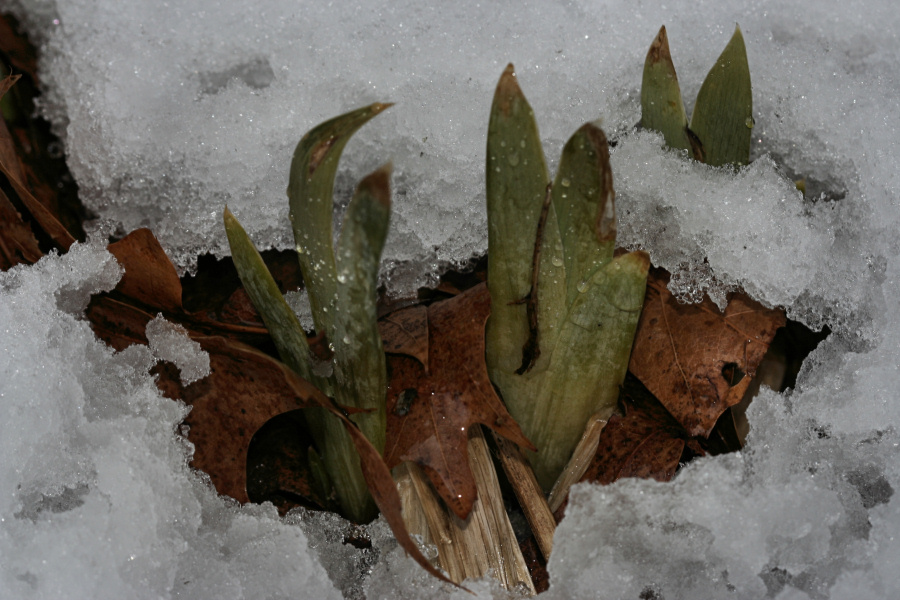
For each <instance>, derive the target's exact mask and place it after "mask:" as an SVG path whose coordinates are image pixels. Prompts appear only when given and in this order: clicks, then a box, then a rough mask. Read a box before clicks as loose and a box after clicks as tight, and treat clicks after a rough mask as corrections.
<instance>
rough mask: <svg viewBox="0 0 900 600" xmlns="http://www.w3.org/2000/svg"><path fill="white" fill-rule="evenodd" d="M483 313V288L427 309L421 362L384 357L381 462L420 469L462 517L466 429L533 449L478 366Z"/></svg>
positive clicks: (471, 496)
mask: <svg viewBox="0 0 900 600" xmlns="http://www.w3.org/2000/svg"><path fill="white" fill-rule="evenodd" d="M489 314H490V295H489V293H488V291H487V286H485V285H484V284H481V285H477V286H475V287H474V288H472V289H470V290H468V291H466V292H464V293H462V294H459V295H458V296H455V297H453V298H450V299H448V300H444V301H442V302H437V303H435V304H432V305H431V306H429V307H428V364H429V367H430V370H429V371H428V372H426V371H425V368H424V366H423V365H422V364H421V363H420V362H419V361H417V360H415V359H413V358H410V357H407V356H391V357H390V359H389V365H390V369H391V377H390V386H389V388H388V395H387V411H388V424H387V444H386V445H385V450H384V458H385V461H386V462H387V464H388V466H390V467H393V466H396V465H398V464H400V463H401V462H402V461H405V460H408V461H413V462H415V463H417V464H419V465H420V466H421V467H422V468H423V469H424V471H425V473H426V474H427V475H428V477H429V479H430V480H431V482H432V483H433V484H434V487H435V489H436V490H437V491H438V493H439V494H440V495H441V497H442V498H443V499H444V501H445V502H446V503H447V505H448V506H449V507H450V508H451V509H452V510H453V512H454V513H455V514H456V515H457V516H458V517H459V518H461V519H465V518H466V517H467V516H468V514H469V511H470V510H471V508H472V503H473V502H474V501H475V498H476V496H477V491H476V489H475V482H474V480H473V478H472V473H471V471H470V470H469V460H468V452H467V450H466V442H467V439H468V430H469V427H471V426H472V425H474V424H476V423H480V424H482V425H486V426H487V427H490V428H491V429H493V430H494V431H496V432H497V433H499V434H500V435H502V436H503V437H505V438H507V439H509V440H510V441H513V442H516V443H517V444H519V445H520V446H522V447H524V448H528V449H532V450H533V449H534V446H533V445H532V444H531V442H529V441H528V439H527V438H526V437H525V435H524V434H523V433H522V430H521V429H520V428H519V425H518V424H517V423H516V422H515V420H513V418H512V417H511V416H510V415H509V413H508V412H507V411H506V407H505V406H504V405H503V403H502V401H501V400H500V398H498V397H497V394H496V392H495V391H494V387H493V385H491V382H490V379H489V378H488V374H487V366H486V365H485V362H484V324H485V322H486V321H487V318H488V315H489Z"/></svg>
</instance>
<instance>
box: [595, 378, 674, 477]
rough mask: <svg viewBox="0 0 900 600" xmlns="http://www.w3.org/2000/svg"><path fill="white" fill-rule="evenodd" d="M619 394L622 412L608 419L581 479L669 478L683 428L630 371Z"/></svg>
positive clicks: (672, 474)
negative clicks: (622, 398)
mask: <svg viewBox="0 0 900 600" xmlns="http://www.w3.org/2000/svg"><path fill="white" fill-rule="evenodd" d="M623 396H624V402H623V404H624V405H625V416H624V417H622V416H620V415H613V416H612V417H611V418H610V419H609V423H607V425H606V427H604V429H603V431H602V433H601V434H600V443H599V445H598V446H597V454H596V455H595V456H594V460H593V461H592V462H591V465H590V466H589V467H588V470H587V471H586V472H585V474H584V476H583V477H582V478H581V481H591V482H595V483H600V484H603V485H606V484H609V483H612V482H614V481H616V480H617V479H621V478H623V477H642V478H652V479H656V480H657V481H669V480H670V479H672V477H673V476H674V475H675V470H676V469H677V468H678V462H679V460H680V459H681V455H682V453H683V452H684V447H685V441H686V437H687V435H686V433H685V431H684V429H683V428H682V427H681V425H679V423H678V421H676V420H675V419H674V418H672V415H670V414H669V413H668V412H667V411H666V409H665V408H663V406H662V405H661V404H660V403H659V401H657V400H656V398H654V397H653V396H652V394H650V393H649V392H648V391H647V390H646V388H644V386H643V385H641V383H640V382H639V381H637V379H635V378H634V377H633V376H631V375H629V376H628V377H626V379H625V385H624V386H623Z"/></svg>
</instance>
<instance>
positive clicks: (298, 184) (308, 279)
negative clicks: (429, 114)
mask: <svg viewBox="0 0 900 600" xmlns="http://www.w3.org/2000/svg"><path fill="white" fill-rule="evenodd" d="M389 106H391V105H390V104H379V103H376V104H372V105H370V106H366V107H363V108H360V109H357V110H354V111H352V112H349V113H346V114H344V115H341V116H339V117H335V118H334V119H330V120H328V121H325V122H324V123H322V124H321V125H318V126H317V127H315V128H313V129H312V130H310V131H309V132H308V133H307V134H306V135H304V136H303V139H301V140H300V143H299V144H297V148H296V149H295V150H294V158H293V161H292V162H291V174H290V181H289V183H288V189H287V193H288V198H289V199H290V217H291V224H292V226H293V229H294V242H295V244H296V248H297V253H298V255H299V259H300V269H301V271H302V272H303V280H304V282H305V283H306V287H307V289H308V290H309V303H310V306H311V308H312V315H313V322H314V323H315V326H316V332H317V333H325V335H327V336H328V337H329V339H330V338H331V337H332V336H333V328H334V318H333V315H334V313H335V308H334V303H335V300H336V294H337V280H336V276H337V273H336V269H335V263H334V245H333V242H332V227H331V214H332V207H333V199H332V195H333V191H334V176H335V173H336V172H337V166H338V161H339V160H340V157H341V152H343V150H344V146H346V145H347V142H348V141H349V139H350V137H351V136H352V135H353V134H354V133H355V132H356V131H357V130H358V129H359V128H360V127H362V126H363V125H364V124H365V123H366V122H367V121H368V120H369V119H371V118H372V117H374V116H375V115H377V114H378V113H380V112H382V111H383V110H385V109H386V108H388V107H389Z"/></svg>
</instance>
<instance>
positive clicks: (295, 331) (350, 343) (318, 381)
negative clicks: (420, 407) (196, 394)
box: [225, 104, 391, 522]
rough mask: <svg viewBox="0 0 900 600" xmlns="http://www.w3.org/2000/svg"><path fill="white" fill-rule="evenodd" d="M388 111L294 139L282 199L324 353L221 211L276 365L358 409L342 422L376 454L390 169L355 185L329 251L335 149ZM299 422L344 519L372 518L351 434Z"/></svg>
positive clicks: (320, 416)
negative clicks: (380, 297)
mask: <svg viewBox="0 0 900 600" xmlns="http://www.w3.org/2000/svg"><path fill="white" fill-rule="evenodd" d="M388 106H390V105H386V104H373V105H371V106H367V107H364V108H361V109H358V110H355V111H352V112H349V113H347V114H344V115H341V116H339V117H336V118H334V119H331V120H329V121H326V122H325V123H322V124H321V125H319V126H317V127H315V128H314V129H312V130H311V131H310V132H309V133H307V134H306V135H305V136H303V139H301V140H300V143H299V144H298V145H297V148H296V150H295V151H294V158H293V162H292V164H291V174H290V183H289V185H288V197H289V200H290V216H291V223H292V225H293V230H294V241H295V244H296V248H297V253H298V256H299V261H300V269H301V271H302V273H303V279H304V282H305V283H306V286H307V293H308V294H309V299H310V305H311V307H312V313H313V322H314V324H315V329H316V335H317V337H318V338H319V341H318V346H319V347H321V348H328V350H329V351H330V352H333V356H332V357H325V358H322V357H318V358H315V357H313V356H311V353H310V347H309V344H308V342H307V339H306V334H305V332H304V331H303V329H302V327H301V326H300V324H299V322H298V321H297V318H296V316H295V315H294V314H293V312H292V311H291V309H290V307H289V306H288V305H287V303H286V302H285V300H284V298H283V297H282V296H281V293H280V292H279V291H278V288H277V286H276V284H275V281H274V280H273V279H272V276H271V274H270V273H269V272H268V269H267V268H266V266H265V264H263V262H262V258H261V257H260V256H259V253H258V252H257V251H256V249H255V248H254V247H253V244H252V242H251V241H250V240H249V238H248V237H247V234H246V233H245V232H244V230H243V228H242V227H241V226H240V224H239V223H238V222H237V220H236V219H235V218H234V216H233V215H232V214H231V213H230V212H229V211H228V210H227V209H226V211H225V230H226V232H227V234H228V241H229V244H230V246H231V252H232V256H233V258H234V261H235V266H236V267H237V270H238V274H239V275H240V277H241V281H242V282H243V283H244V287H245V288H246V289H247V292H248V294H249V295H250V298H251V300H252V301H253V304H254V306H255V307H256V308H257V310H258V311H259V312H260V314H261V315H262V317H263V320H264V321H265V323H266V327H267V328H268V329H269V331H270V333H271V335H272V338H273V340H274V341H275V344H276V347H277V349H278V352H279V354H280V355H281V357H282V359H283V360H284V361H285V363H286V364H288V365H289V366H290V367H291V368H293V369H294V370H295V371H296V372H297V373H298V374H300V375H301V376H302V377H304V378H305V379H307V380H309V381H311V382H312V383H314V384H315V385H316V386H317V387H319V388H320V389H321V390H322V391H323V392H325V393H326V394H328V395H329V396H332V397H333V398H334V399H335V401H336V402H337V403H338V404H339V405H341V406H345V407H348V408H353V409H357V410H356V411H355V412H354V413H353V414H352V415H350V418H351V419H352V420H353V421H354V422H355V423H356V424H357V425H358V426H359V428H360V429H361V430H362V432H363V433H364V434H365V435H366V437H367V438H368V439H369V441H370V442H372V445H373V446H375V447H376V448H377V449H378V450H379V451H383V450H384V435H385V418H386V416H385V406H384V403H385V390H386V387H387V372H386V367H385V358H384V350H383V348H382V344H381V336H380V335H379V333H378V326H377V313H376V306H375V304H376V298H377V285H378V267H379V262H380V258H381V251H382V249H383V247H384V242H385V238H386V237H387V231H388V222H389V218H390V172H391V168H390V165H385V166H384V167H382V168H380V169H378V170H376V171H375V172H373V173H371V174H370V175H368V176H367V177H365V178H364V179H363V180H362V181H361V182H360V184H359V186H358V187H357V189H356V192H355V193H354V195H353V199H352V200H351V201H350V205H349V206H348V207H347V212H346V215H345V216H344V223H343V227H342V231H341V235H340V238H339V240H338V244H337V249H336V251H335V246H334V243H333V241H332V233H331V232H332V206H333V200H332V194H333V190H334V177H335V173H336V171H337V165H338V161H339V159H340V155H341V152H342V151H343V149H344V146H345V145H346V143H347V141H348V140H349V139H350V137H351V136H352V135H353V133H355V132H356V131H357V130H358V129H359V128H360V127H362V125H364V124H365V123H366V122H367V121H368V120H369V119H371V118H372V117H374V116H375V115H377V114H378V113H380V112H381V111H383V110H384V109H385V108H387V107H388ZM307 419H308V420H309V421H310V425H311V428H310V429H311V433H312V435H313V438H314V440H315V442H316V445H317V447H318V449H319V452H320V453H321V457H318V456H314V457H313V458H314V459H315V460H316V465H313V466H314V467H316V468H314V469H313V471H314V472H315V473H323V472H325V473H327V474H328V479H330V483H331V484H332V485H333V486H334V492H335V495H336V496H337V500H338V503H339V504H340V507H341V510H342V512H343V513H344V515H345V516H347V517H348V518H350V519H352V520H354V521H357V522H365V521H368V520H370V519H371V518H372V517H374V516H375V514H376V512H377V510H376V507H375V504H374V501H373V500H372V498H371V496H370V495H369V492H368V489H367V487H366V483H365V480H364V478H363V475H362V470H361V468H360V463H359V457H358V455H357V453H356V449H355V447H354V445H353V443H352V441H351V439H350V436H349V435H348V434H347V433H346V431H345V430H344V427H343V425H342V424H341V423H340V422H339V420H338V419H336V418H334V417H333V416H331V415H329V414H328V413H327V412H326V411H324V410H322V409H308V411H307ZM319 458H320V459H321V465H320V464H319V462H318V460H319ZM322 466H324V470H323V469H322ZM320 478H321V479H324V478H325V477H324V475H322V476H321V477H320Z"/></svg>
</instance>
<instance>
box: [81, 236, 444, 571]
mask: <svg viewBox="0 0 900 600" xmlns="http://www.w3.org/2000/svg"><path fill="white" fill-rule="evenodd" d="M126 240H128V241H127V242H126ZM122 241H123V242H126V243H124V244H122V243H121V242H120V245H118V246H117V248H116V251H117V252H118V254H117V258H118V257H119V256H121V257H122V258H120V260H122V262H123V263H124V264H125V265H126V272H127V269H128V265H130V266H131V276H132V280H131V281H130V282H129V283H127V284H121V283H120V286H121V287H120V288H117V292H116V293H118V294H119V295H121V296H123V297H124V300H123V299H118V298H112V297H109V296H108V295H98V296H97V297H95V298H94V299H93V300H92V302H91V304H90V306H89V307H88V311H87V316H88V318H89V320H90V321H91V323H92V325H93V327H94V330H95V331H96V332H97V335H98V336H99V337H101V338H102V339H104V340H106V341H107V342H108V343H110V345H112V346H113V347H114V348H117V349H121V348H124V347H126V346H128V345H130V344H131V343H135V342H138V343H146V336H145V328H146V324H147V322H148V321H149V320H150V319H151V318H152V315H151V314H150V313H148V312H147V311H145V310H143V309H142V308H140V307H138V306H134V305H132V304H131V301H138V302H141V303H143V304H150V305H153V306H156V307H159V305H160V304H165V305H166V306H169V307H170V308H172V309H179V310H177V311H176V312H175V315H174V316H175V317H176V318H179V317H180V319H181V321H182V322H183V324H187V325H188V328H189V330H190V329H191V325H194V326H196V325H197V322H192V316H191V315H186V314H185V313H184V312H183V310H182V309H181V308H180V307H181V285H180V282H179V283H178V285H177V287H176V286H175V282H174V281H173V280H172V279H171V277H170V275H171V274H170V272H169V268H170V267H171V263H170V262H169V260H168V257H166V256H165V254H164V253H162V252H161V249H160V248H159V242H158V241H156V239H155V238H154V237H153V235H152V233H151V232H149V231H146V230H144V231H138V232H135V233H134V234H132V235H131V236H128V238H126V239H123V240H122ZM176 280H177V277H176ZM156 294H159V295H160V296H161V298H162V299H161V300H158V301H155V300H154V298H155V297H156V296H155V295H156ZM135 296H136V297H135ZM176 304H177V305H176ZM200 322H201V324H202V322H203V321H202V319H201V321H200ZM207 324H208V323H207ZM191 337H192V338H193V339H194V340H195V341H197V342H198V343H199V344H200V346H201V348H202V349H203V350H205V351H206V352H208V353H209V355H210V368H211V371H212V372H211V374H210V375H209V376H208V377H206V378H204V379H201V380H200V381H197V382H195V383H193V384H191V385H189V386H183V385H182V384H181V382H180V380H179V379H178V378H176V377H175V375H174V371H173V370H171V369H166V368H163V369H160V370H159V379H158V385H159V386H160V388H161V389H162V390H163V391H164V393H165V394H166V395H168V396H169V397H173V398H180V399H182V400H184V401H185V402H187V403H188V404H190V405H191V406H192V410H191V413H190V414H189V416H188V417H187V418H186V419H185V424H186V425H188V426H189V433H188V439H190V440H191V441H192V442H193V443H194V445H195V453H194V458H193V463H192V464H193V466H194V467H196V468H198V469H201V470H203V471H205V472H206V473H207V474H208V475H209V476H210V479H211V480H212V481H213V483H214V484H215V486H216V489H217V490H218V491H219V492H220V493H223V494H227V495H229V496H231V497H233V498H236V499H237V500H239V501H241V502H248V501H249V497H248V496H247V480H246V477H247V451H248V449H249V446H250V441H251V439H252V437H253V435H254V433H256V432H257V431H258V430H259V429H260V428H261V427H262V426H263V425H264V424H265V423H267V422H268V421H269V420H270V419H272V418H273V417H275V416H277V415H280V414H283V413H285V412H288V411H292V410H296V409H300V408H307V407H313V406H316V407H323V408H325V409H326V410H328V411H329V412H330V413H331V414H333V415H335V416H336V417H337V418H339V419H340V420H341V422H342V423H343V424H344V426H345V427H346V429H347V432H348V433H349V434H350V437H351V439H352V440H353V444H354V446H355V447H356V449H357V451H358V452H359V455H360V463H361V465H362V470H363V475H364V476H365V479H366V484H367V485H368V487H369V491H370V493H371V494H372V497H373V498H374V499H375V503H376V505H377V506H378V508H379V510H380V511H381V513H382V515H384V518H385V520H386V521H387V522H388V525H389V526H390V527H391V531H392V532H393V533H394V537H395V538H396V539H397V541H398V543H399V544H400V545H401V546H402V547H403V548H404V550H406V552H407V553H409V554H410V555H411V556H412V557H413V559H414V560H415V561H416V562H418V563H419V564H420V565H421V566H422V568H424V569H425V570H426V571H428V572H429V573H431V574H432V575H434V576H435V577H437V578H438V579H440V580H442V581H448V582H449V580H448V579H447V578H446V577H444V576H443V575H442V574H441V573H440V572H438V571H437V570H436V569H435V568H434V567H433V566H432V565H431V563H430V562H429V561H428V560H427V559H426V558H425V557H424V556H423V555H422V554H421V552H420V551H419V549H418V546H416V544H415V542H414V541H413V540H412V538H411V537H410V536H409V533H408V532H407V531H406V526H405V524H404V522H403V518H402V515H401V509H400V506H401V505H400V496H399V495H398V493H397V488H396V486H395V485H394V479H393V477H392V476H391V472H390V470H389V469H388V467H387V466H386V465H385V463H384V460H383V459H382V458H381V455H380V453H379V452H378V450H376V449H375V447H374V446H372V444H371V443H370V442H369V441H368V439H366V437H365V435H363V434H362V432H361V431H360V430H359V428H358V427H357V426H356V424H355V423H353V421H351V420H350V419H349V418H348V417H347V414H346V411H344V410H343V409H341V408H340V407H338V406H337V405H335V404H334V403H333V402H332V401H331V400H330V399H329V398H328V397H326V396H325V395H324V394H323V393H322V392H321V391H319V390H318V389H317V388H315V387H314V386H313V385H312V384H311V383H309V382H307V381H306V380H304V379H302V378H301V377H300V376H299V375H297V374H296V373H294V372H293V371H291V370H290V369H289V368H288V367H287V366H286V365H285V364H284V363H282V362H280V361H278V360H277V359H275V358H273V357H271V356H269V355H268V354H265V353H264V352H261V351H260V350H258V349H256V348H253V347H252V346H248V345H246V344H243V343H240V342H238V341H235V340H233V339H228V338H226V337H222V336H204V335H197V333H196V331H191ZM410 360H411V359H410Z"/></svg>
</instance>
